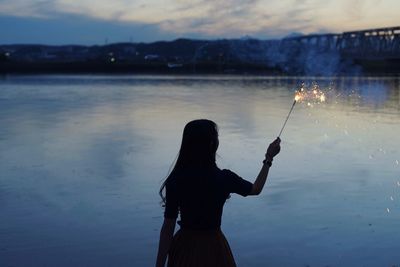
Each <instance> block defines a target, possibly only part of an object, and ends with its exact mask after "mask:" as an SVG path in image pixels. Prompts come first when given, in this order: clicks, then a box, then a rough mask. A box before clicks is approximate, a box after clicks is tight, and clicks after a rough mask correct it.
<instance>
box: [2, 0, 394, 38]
mask: <svg viewBox="0 0 400 267" xmlns="http://www.w3.org/2000/svg"><path fill="white" fill-rule="evenodd" d="M399 10H400V1H399V0H190V1H189V0H0V33H1V34H0V44H17V43H41V44H57V45H59V44H83V45H94V44H104V43H116V42H153V41H158V40H174V39H177V38H193V39H221V38H242V37H245V36H250V37H254V38H259V39H275V38H281V37H284V36H287V35H289V34H291V33H303V34H310V33H327V32H332V33H340V32H344V31H352V30H360V29H370V28H378V27H391V26H400V16H399V15H398V11H399Z"/></svg>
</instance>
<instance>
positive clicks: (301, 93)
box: [278, 84, 326, 137]
mask: <svg viewBox="0 0 400 267" xmlns="http://www.w3.org/2000/svg"><path fill="white" fill-rule="evenodd" d="M303 100H308V102H307V106H312V104H311V102H317V103H322V102H325V100H326V96H325V94H324V93H323V92H322V91H321V90H320V89H319V87H318V85H317V84H314V85H313V87H312V89H311V90H307V89H305V87H304V84H302V86H301V88H300V90H296V92H295V95H294V100H293V104H292V107H291V108H290V111H289V113H288V115H287V116H286V120H285V122H284V123H283V126H282V128H281V131H280V132H279V135H278V137H281V134H282V132H283V129H285V126H286V123H287V121H288V120H289V117H290V114H292V111H293V109H294V106H295V105H296V103H297V102H301V101H303Z"/></svg>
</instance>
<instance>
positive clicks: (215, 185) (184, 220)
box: [164, 167, 253, 229]
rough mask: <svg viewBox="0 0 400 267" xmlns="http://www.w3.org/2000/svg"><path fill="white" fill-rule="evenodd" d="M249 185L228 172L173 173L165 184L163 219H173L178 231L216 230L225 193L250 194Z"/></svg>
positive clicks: (198, 171) (250, 185)
mask: <svg viewBox="0 0 400 267" xmlns="http://www.w3.org/2000/svg"><path fill="white" fill-rule="evenodd" d="M252 187H253V184H252V183H251V182H249V181H246V180H245V179H243V178H241V177H240V176H238V175H237V174H236V173H234V172H232V171H230V170H220V169H219V168H217V167H215V168H213V169H210V170H196V169H191V170H185V171H177V172H175V173H173V174H171V176H170V177H169V179H168V181H167V184H166V206H165V212H164V217H165V218H172V219H176V218H177V217H178V213H180V217H181V218H180V219H181V220H180V221H179V222H178V223H179V225H180V226H181V228H188V229H216V228H219V227H220V225H221V217H222V211H223V206H224V204H225V201H226V199H227V198H228V196H229V194H231V193H236V194H239V195H241V196H247V195H249V194H250V192H251V189H252Z"/></svg>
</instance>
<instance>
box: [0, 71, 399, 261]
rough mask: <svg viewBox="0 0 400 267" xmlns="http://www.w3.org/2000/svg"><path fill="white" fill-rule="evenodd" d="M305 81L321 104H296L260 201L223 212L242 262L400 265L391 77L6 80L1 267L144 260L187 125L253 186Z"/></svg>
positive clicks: (1, 111)
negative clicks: (206, 132)
mask: <svg viewBox="0 0 400 267" xmlns="http://www.w3.org/2000/svg"><path fill="white" fill-rule="evenodd" d="M303 82H304V83H306V84H311V83H312V82H317V83H318V84H319V86H320V88H321V89H322V90H325V91H326V92H327V101H326V103H323V104H321V105H314V106H313V107H308V106H307V105H296V108H295V110H294V112H293V114H292V117H291V118H290V120H289V122H288V124H287V126H286V128H285V131H284V133H283V136H282V139H283V143H282V147H283V151H282V153H281V154H280V157H279V159H278V160H276V162H274V168H273V169H272V172H271V177H270V180H269V181H268V185H267V188H266V191H264V192H263V194H262V195H261V196H260V197H258V198H246V199H241V198H239V197H235V196H234V197H232V199H231V200H229V202H228V204H227V206H226V209H225V214H224V218H223V229H224V231H225V233H226V235H227V236H228V238H229V241H230V243H231V245H232V249H233V251H234V253H235V258H236V259H237V261H238V263H239V266H306V265H310V266H326V265H329V266H391V265H395V264H397V265H398V264H400V259H399V257H398V255H397V254H398V253H397V250H396V248H397V247H396V246H397V242H398V239H399V238H400V234H399V232H398V231H397V222H398V220H399V219H400V209H399V197H398V196H399V191H398V190H399V188H400V187H399V177H400V176H399V170H400V168H399V164H398V160H399V159H400V143H399V142H397V141H396V140H398V132H399V130H400V126H399V125H400V124H399V120H400V114H399V112H400V110H399V108H400V96H399V90H400V87H399V80H398V79H397V78H373V77H372V78H371V77H352V78H341V77H339V78H313V77H278V78H277V77H237V76H234V77H227V76H222V77H218V76H205V77H202V76H192V77H191V76H189V77H186V76H185V77H181V76H177V77H170V76H136V77H132V76H15V77H14V76H9V77H6V78H3V79H2V80H1V81H0V85H1V87H0V125H1V126H2V127H1V128H0V169H1V174H0V209H1V211H2V215H3V216H2V220H0V240H2V242H0V265H1V266H2V265H5V266H8V265H13V266H37V265H39V266H44V265H49V266H71V265H72V266H110V265H111V266H116V265H119V266H125V265H133V266H148V265H152V264H153V260H154V257H155V253H156V243H157V238H158V230H159V227H160V223H161V220H162V210H161V209H160V206H159V203H158V201H159V199H158V198H157V190H158V187H159V186H160V183H161V180H162V179H163V177H165V176H166V174H167V170H168V168H169V165H170V164H171V163H172V161H173V159H174V158H175V156H176V153H177V152H178V146H179V142H180V138H181V131H182V129H183V126H184V125H185V124H186V122H187V121H189V120H192V119H195V118H202V117H203V118H210V119H212V120H215V121H216V122H217V123H218V124H219V127H220V138H221V140H220V149H219V152H218V153H219V158H218V163H219V165H220V166H221V167H223V168H231V169H233V170H235V171H236V172H238V173H239V174H241V175H242V176H243V177H245V178H247V179H249V180H252V179H254V178H253V177H255V175H256V173H257V171H258V168H259V167H260V159H262V157H263V154H264V152H265V151H264V150H265V148H266V146H267V144H268V143H269V141H270V140H272V139H274V138H275V137H276V135H277V134H278V131H279V130H280V127H281V126H282V123H283V121H284V119H285V117H286V115H287V112H288V111H289V108H290V106H291V104H292V102H293V93H294V91H295V90H296V89H297V88H298V86H299V85H300V84H301V83H303ZM396 160H397V161H396ZM388 210H389V211H390V212H388ZM66 255H67V257H66Z"/></svg>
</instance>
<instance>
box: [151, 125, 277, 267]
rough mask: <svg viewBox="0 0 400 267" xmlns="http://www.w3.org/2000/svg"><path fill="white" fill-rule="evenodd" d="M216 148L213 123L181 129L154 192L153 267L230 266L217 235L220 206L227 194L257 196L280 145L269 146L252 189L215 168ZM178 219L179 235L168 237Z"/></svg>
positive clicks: (231, 262) (228, 252) (228, 254)
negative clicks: (157, 199)
mask: <svg viewBox="0 0 400 267" xmlns="http://www.w3.org/2000/svg"><path fill="white" fill-rule="evenodd" d="M218 144H219V142H218V128H217V125H216V124H215V123H214V122H212V121H210V120H194V121H191V122H189V123H188V124H187V125H186V126H185V129H184V131H183V137H182V144H181V148H180V151H179V156H178V159H177V161H176V164H175V166H174V168H173V170H172V172H171V174H170V175H169V176H168V178H167V179H166V181H165V182H164V184H163V185H162V186H161V189H160V195H161V197H162V199H163V202H164V203H165V212H164V223H163V226H162V228H161V232H160V242H159V248H158V256H157V263H156V266H157V267H163V266H164V265H165V262H166V259H167V256H168V267H195V266H198V267H233V266H236V264H235V260H234V258H233V255H232V252H231V249H230V247H229V244H228V242H227V241H226V239H225V236H224V235H223V233H222V232H221V229H220V226H221V216H222V210H223V205H224V203H225V201H226V199H227V198H229V196H230V193H237V194H239V195H242V196H248V195H258V194H260V192H261V190H262V189H263V187H264V184H265V181H266V179H267V176H268V170H269V168H270V167H271V165H272V160H273V158H274V157H275V156H276V155H277V154H278V153H279V151H280V139H279V138H277V139H276V140H275V141H274V142H272V143H271V144H270V145H269V147H268V150H267V153H266V155H265V159H264V161H263V166H262V168H261V170H260V173H259V174H258V176H257V178H256V181H255V182H254V184H253V183H251V182H248V181H246V180H244V179H242V178H240V177H239V176H238V175H236V174H235V173H233V172H231V171H230V170H220V169H219V168H218V167H217V165H216V162H215V154H216V152H217V148H218ZM164 188H165V189H166V195H165V197H164V195H163V189H164ZM178 213H180V219H181V220H180V221H179V222H178V224H179V225H180V229H179V230H178V231H177V233H176V234H175V236H174V230H175V223H176V219H177V217H178Z"/></svg>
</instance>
